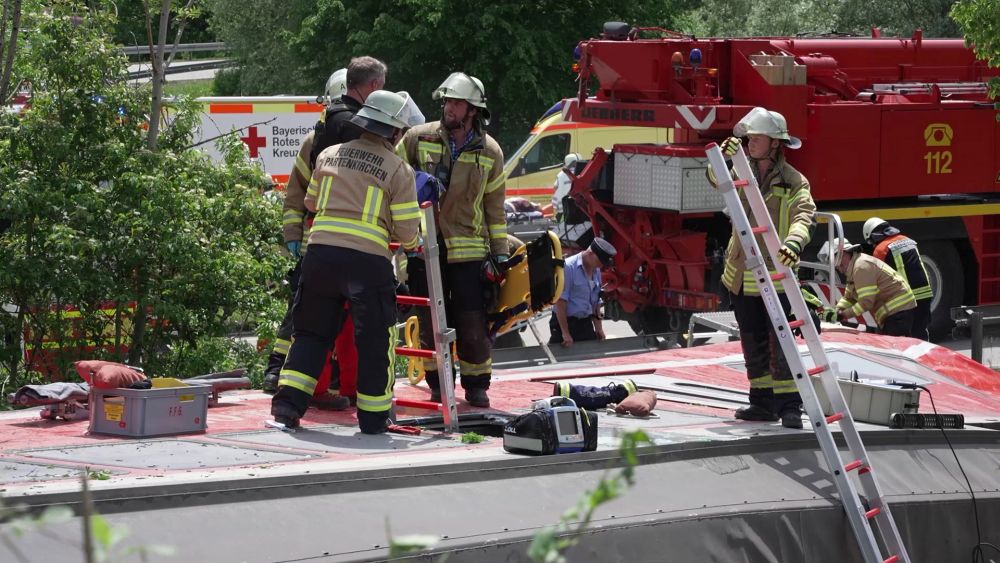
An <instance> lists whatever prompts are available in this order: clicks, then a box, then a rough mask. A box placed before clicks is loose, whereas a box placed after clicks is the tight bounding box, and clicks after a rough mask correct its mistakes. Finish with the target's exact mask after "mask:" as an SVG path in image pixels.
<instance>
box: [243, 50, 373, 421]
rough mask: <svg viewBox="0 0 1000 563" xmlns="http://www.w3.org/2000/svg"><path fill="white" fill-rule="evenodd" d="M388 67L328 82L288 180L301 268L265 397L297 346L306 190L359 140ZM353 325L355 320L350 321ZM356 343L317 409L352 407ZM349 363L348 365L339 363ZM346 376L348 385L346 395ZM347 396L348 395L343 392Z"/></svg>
mask: <svg viewBox="0 0 1000 563" xmlns="http://www.w3.org/2000/svg"><path fill="white" fill-rule="evenodd" d="M385 76H386V66H385V63H383V62H382V61H379V60H378V59H375V58H372V57H355V58H353V59H351V62H350V64H349V65H348V66H347V68H342V69H339V70H337V71H335V72H334V73H333V74H331V75H330V78H329V79H328V80H327V82H326V90H325V98H326V100H327V105H326V107H325V108H324V111H323V114H322V116H321V117H320V120H319V122H318V123H317V124H316V125H315V127H314V128H313V130H312V131H310V132H309V133H308V134H306V136H305V138H304V139H303V140H302V144H301V145H300V147H299V153H298V155H297V156H296V158H295V165H294V166H293V167H292V171H291V174H289V176H288V185H287V186H286V189H285V201H284V204H283V213H282V235H283V237H284V240H285V246H286V247H287V248H288V252H289V254H291V255H292V258H295V259H296V263H295V267H294V268H292V269H291V270H290V271H289V272H288V277H287V280H288V285H289V288H290V289H291V291H290V295H289V300H288V308H287V309H286V311H285V316H284V318H283V319H282V321H281V324H280V325H279V326H278V334H277V335H276V338H275V342H274V348H273V349H272V351H271V354H270V356H269V357H268V361H267V369H266V370H265V372H264V385H263V391H264V392H265V393H274V392H275V391H277V388H278V377H279V373H280V371H281V366H282V365H284V363H285V356H286V355H287V354H288V348H289V347H290V346H291V344H292V342H291V340H292V307H293V305H294V298H295V291H296V289H297V288H298V285H299V275H300V272H301V265H302V256H303V255H304V254H305V252H306V247H305V245H303V244H302V241H303V240H306V238H307V237H308V232H309V224H310V223H311V221H312V214H310V213H308V212H307V210H306V208H305V197H306V189H307V187H308V185H309V179H310V178H311V177H312V173H313V168H314V167H315V163H316V157H317V156H319V153H320V152H322V151H323V149H325V148H327V147H329V146H333V145H336V144H340V143H344V142H347V141H351V140H354V139H357V138H358V137H359V136H361V131H360V130H359V129H358V128H357V127H348V126H346V124H347V122H348V121H349V120H350V119H351V118H352V117H354V114H356V113H357V112H358V110H359V109H361V105H362V104H363V103H364V101H365V99H367V97H368V95H369V94H371V93H372V92H374V91H375V90H380V89H382V87H383V86H384V85H385ZM347 324H348V325H350V317H347ZM355 356H356V353H355V351H354V342H353V340H352V338H351V336H350V334H349V333H347V332H345V333H344V335H343V336H341V338H340V339H339V340H338V341H337V343H336V354H335V359H333V360H331V364H332V365H331V366H330V368H331V369H330V370H329V371H328V372H324V377H323V378H321V380H320V384H319V386H318V387H317V389H316V396H315V397H314V398H313V399H312V401H311V404H312V405H313V406H315V407H317V408H321V409H329V410H343V409H346V408H348V407H349V406H350V401H349V400H348V398H347V395H353V393H354V389H353V387H354V385H353V381H354V379H355V375H356V374H355V373H354V371H353V370H352V369H351V368H352V367H353V366H354V365H355ZM338 359H339V360H345V361H338ZM341 368H345V369H344V373H341ZM341 376H343V380H344V383H345V385H344V386H343V387H344V388H343V389H341ZM342 390H343V391H344V395H342V394H341V391H342Z"/></svg>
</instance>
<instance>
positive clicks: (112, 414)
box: [104, 403, 125, 422]
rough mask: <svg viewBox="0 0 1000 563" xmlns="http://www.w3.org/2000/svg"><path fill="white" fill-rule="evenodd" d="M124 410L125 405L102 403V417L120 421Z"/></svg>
mask: <svg viewBox="0 0 1000 563" xmlns="http://www.w3.org/2000/svg"><path fill="white" fill-rule="evenodd" d="M124 412H125V405H112V404H108V403H105V404H104V418H105V419H107V420H111V421H114V422H121V420H122V413H124Z"/></svg>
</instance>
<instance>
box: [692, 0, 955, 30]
mask: <svg viewBox="0 0 1000 563" xmlns="http://www.w3.org/2000/svg"><path fill="white" fill-rule="evenodd" d="M954 3H955V2H954V0H923V1H921V2H911V1H908V0H877V1H876V0H770V1H769V2H753V1H750V0H704V1H703V2H700V3H699V5H698V6H697V7H695V8H693V9H691V10H690V11H688V12H686V13H684V14H683V15H681V16H679V17H678V23H679V27H680V31H685V32H688V33H693V34H695V35H698V36H720V37H747V36H763V35H797V34H816V33H846V34H852V35H870V34H871V29H872V28H873V27H877V28H880V29H881V30H882V33H883V35H901V36H907V37H908V36H910V35H911V34H912V33H913V31H914V30H915V29H917V28H921V29H923V30H924V35H925V36H926V37H957V36H958V35H959V30H958V27H957V26H956V25H955V22H954V21H952V20H951V19H950V18H949V17H948V11H949V10H950V9H951V6H952V5H953V4H954Z"/></svg>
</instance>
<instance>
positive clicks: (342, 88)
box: [324, 68, 347, 100]
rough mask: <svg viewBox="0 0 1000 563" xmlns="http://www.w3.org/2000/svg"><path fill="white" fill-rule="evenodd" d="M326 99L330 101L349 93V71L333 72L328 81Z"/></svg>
mask: <svg viewBox="0 0 1000 563" xmlns="http://www.w3.org/2000/svg"><path fill="white" fill-rule="evenodd" d="M324 93H325V94H326V97H327V98H328V99H331V100H332V99H334V98H339V97H341V96H342V95H344V94H346V93H347V69H346V68H340V69H337V70H335V71H333V74H331V75H330V78H328V79H327V80H326V89H325V90H324Z"/></svg>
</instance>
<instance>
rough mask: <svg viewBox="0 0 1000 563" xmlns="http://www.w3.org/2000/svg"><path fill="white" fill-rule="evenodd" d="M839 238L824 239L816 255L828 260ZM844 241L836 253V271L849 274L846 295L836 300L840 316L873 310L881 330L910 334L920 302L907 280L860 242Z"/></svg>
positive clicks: (824, 261) (844, 316) (844, 317)
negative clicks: (866, 250) (915, 297)
mask: <svg viewBox="0 0 1000 563" xmlns="http://www.w3.org/2000/svg"><path fill="white" fill-rule="evenodd" d="M840 242H841V241H840V240H838V239H834V240H833V241H827V242H825V243H823V247H822V248H820V249H819V254H818V255H817V256H818V258H819V260H820V262H823V263H824V264H826V263H828V262H829V260H830V254H831V253H834V254H835V253H836V249H837V247H838V246H839V245H840ZM843 245H844V248H843V251H842V252H841V253H840V255H835V256H834V260H835V262H834V263H835V264H836V265H837V271H839V272H840V273H841V274H844V276H845V277H846V278H847V289H846V290H845V291H844V297H843V298H841V300H840V301H838V302H837V318H838V319H839V320H840V321H842V322H843V321H846V320H848V319H852V318H855V317H861V316H862V315H864V314H865V313H871V314H873V315H874V316H875V322H876V323H878V327H879V332H880V333H882V334H887V335H889V336H910V334H912V332H913V313H914V311H915V310H916V306H917V304H916V300H915V299H914V298H913V292H912V291H910V286H909V285H907V283H906V280H904V279H903V277H902V275H900V274H899V273H897V272H896V271H894V270H893V269H892V268H891V267H889V265H888V264H886V263H885V262H883V261H881V260H879V259H878V258H875V257H874V256H868V255H867V254H863V253H862V252H861V245H860V244H851V243H850V242H848V241H847V240H843Z"/></svg>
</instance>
